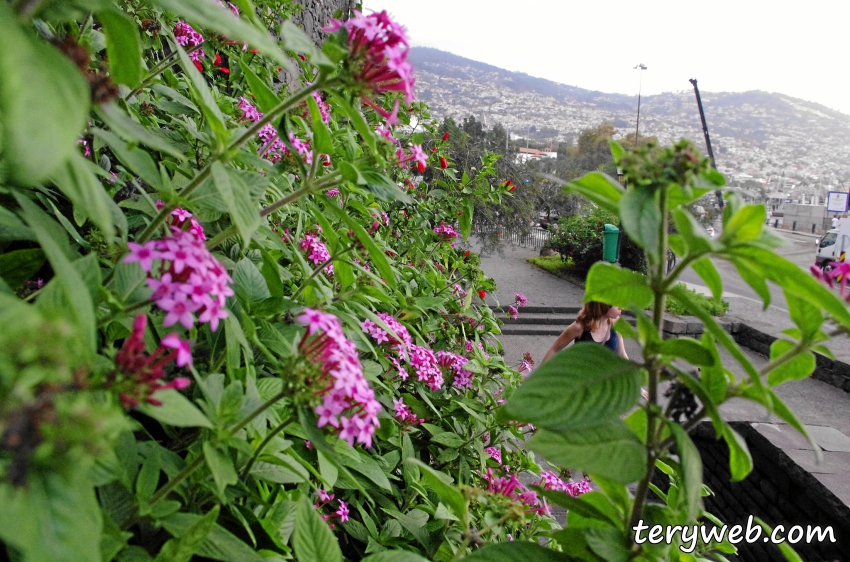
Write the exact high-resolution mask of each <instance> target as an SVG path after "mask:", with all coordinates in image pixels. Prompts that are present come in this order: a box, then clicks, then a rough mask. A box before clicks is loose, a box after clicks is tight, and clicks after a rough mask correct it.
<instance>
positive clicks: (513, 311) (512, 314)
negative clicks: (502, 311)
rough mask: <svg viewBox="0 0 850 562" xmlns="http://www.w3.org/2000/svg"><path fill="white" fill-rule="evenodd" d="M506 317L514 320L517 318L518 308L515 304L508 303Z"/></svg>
mask: <svg viewBox="0 0 850 562" xmlns="http://www.w3.org/2000/svg"><path fill="white" fill-rule="evenodd" d="M508 317H510V319H511V320H516V319H517V318H519V310H517V308H516V307H515V306H511V305H508Z"/></svg>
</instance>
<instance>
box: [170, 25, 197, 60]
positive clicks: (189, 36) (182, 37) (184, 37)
mask: <svg viewBox="0 0 850 562" xmlns="http://www.w3.org/2000/svg"><path fill="white" fill-rule="evenodd" d="M174 39H175V41H177V44H178V45H180V46H182V47H197V46H198V45H200V44H201V43H203V42H204V36H203V35H201V34H200V33H198V32H197V31H195V30H194V29H192V26H191V25H189V24H188V23H186V22H185V21H178V22H177V23H175V24H174ZM203 56H204V50H203V49H198V50H197V51H194V52H192V53H189V57H190V58H191V59H192V61H194V62H197V61H198V59H200V58H201V57H203Z"/></svg>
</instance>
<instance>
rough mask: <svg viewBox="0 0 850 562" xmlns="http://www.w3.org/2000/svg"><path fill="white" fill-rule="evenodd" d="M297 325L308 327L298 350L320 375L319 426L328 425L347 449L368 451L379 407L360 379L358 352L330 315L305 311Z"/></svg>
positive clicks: (306, 309) (376, 422)
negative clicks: (358, 446)
mask: <svg viewBox="0 0 850 562" xmlns="http://www.w3.org/2000/svg"><path fill="white" fill-rule="evenodd" d="M298 321H299V322H302V323H304V324H306V325H307V331H306V333H305V334H304V337H303V338H302V339H301V342H300V343H299V344H298V349H299V351H300V352H301V353H302V355H304V357H307V358H308V359H310V360H311V361H313V362H314V363H316V364H318V365H319V366H320V367H321V371H322V377H321V379H320V380H318V381H317V384H318V385H319V390H318V392H319V393H321V394H322V403H321V404H319V405H318V406H316V408H315V412H316V414H317V415H318V416H319V422H318V426H319V427H324V426H326V425H330V426H332V427H334V428H335V429H337V430H339V438H340V439H344V440H346V441H348V444H349V446H352V447H353V446H354V442H355V440H356V441H357V443H362V444H364V445H366V446H367V447H370V446H371V445H372V435H374V434H375V429H376V428H377V427H378V425H379V422H378V412H380V410H381V404H380V403H379V402H378V401H377V400H375V393H374V391H373V390H372V389H371V388H370V387H369V383H368V382H366V379H365V378H364V376H363V366H362V365H361V364H360V358H359V357H358V355H357V349H356V348H355V347H354V344H353V343H351V342H350V341H348V338H346V337H345V334H343V332H342V324H340V322H339V319H337V317H336V316H334V315H333V314H327V313H324V312H320V311H317V310H312V309H310V308H305V309H304V314H303V315H301V316H299V317H298Z"/></svg>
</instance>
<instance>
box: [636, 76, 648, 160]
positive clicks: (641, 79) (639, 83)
mask: <svg viewBox="0 0 850 562" xmlns="http://www.w3.org/2000/svg"><path fill="white" fill-rule="evenodd" d="M635 69H640V80H639V81H638V109H637V122H636V123H635V148H637V144H638V129H640V90H641V87H642V86H643V71H644V70H646V65H645V64H643V63H640V64H639V65H637V66H635Z"/></svg>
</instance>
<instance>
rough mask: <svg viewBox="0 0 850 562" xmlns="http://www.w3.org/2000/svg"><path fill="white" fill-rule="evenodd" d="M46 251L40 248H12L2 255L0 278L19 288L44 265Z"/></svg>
mask: <svg viewBox="0 0 850 562" xmlns="http://www.w3.org/2000/svg"><path fill="white" fill-rule="evenodd" d="M44 260H45V257H44V252H42V251H41V250H40V249H39V248H31V249H29V250H12V251H11V252H7V253H5V254H2V255H0V278H2V279H3V281H5V282H6V283H7V284H8V285H9V287H11V288H12V289H17V288H18V287H20V286H21V285H23V284H24V281H26V280H27V279H29V278H30V277H32V276H33V275H35V274H36V272H38V270H39V269H41V266H43V265H44Z"/></svg>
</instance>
